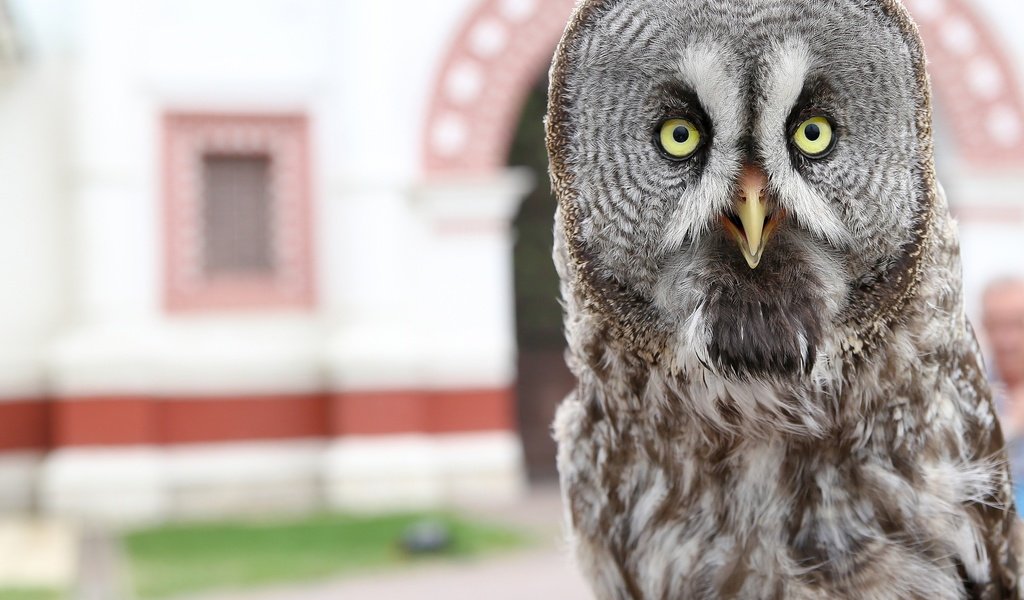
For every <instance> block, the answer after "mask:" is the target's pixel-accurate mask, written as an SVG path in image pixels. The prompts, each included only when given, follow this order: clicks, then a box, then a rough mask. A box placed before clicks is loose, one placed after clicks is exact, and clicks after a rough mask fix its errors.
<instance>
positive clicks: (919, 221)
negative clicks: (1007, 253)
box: [547, 0, 937, 377]
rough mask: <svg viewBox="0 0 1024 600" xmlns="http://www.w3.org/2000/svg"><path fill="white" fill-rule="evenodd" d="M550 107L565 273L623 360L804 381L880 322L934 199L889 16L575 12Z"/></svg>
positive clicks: (917, 57)
mask: <svg viewBox="0 0 1024 600" xmlns="http://www.w3.org/2000/svg"><path fill="white" fill-rule="evenodd" d="M549 98H550V100H549V102H550V104H549V112H548V120H547V126H548V150H549V156H550V165H551V175H552V181H553V186H554V189H555V193H556V195H557V196H558V199H559V219H560V221H559V225H558V227H559V231H558V232H557V233H558V235H559V236H561V239H562V241H563V242H562V243H563V244H564V247H565V248H566V261H567V262H568V263H569V264H568V265H567V268H566V269H563V272H564V273H565V274H564V275H563V277H565V278H567V279H569V281H566V284H567V286H568V287H569V288H570V290H571V293H573V294H575V295H577V296H579V299H580V300H581V301H582V305H584V306H586V307H587V310H589V311H590V312H591V313H592V314H593V315H594V316H595V317H597V318H599V319H605V320H607V321H608V322H609V323H610V324H611V325H610V327H611V328H612V330H613V332H615V333H616V335H617V337H619V338H620V339H622V340H623V342H622V343H623V344H625V345H627V346H629V345H633V346H636V347H637V348H638V349H643V351H644V352H646V353H648V354H649V355H657V356H662V357H664V355H665V354H666V353H667V354H673V353H680V352H686V353H690V354H695V355H696V356H697V357H699V358H700V360H701V361H702V362H706V363H707V364H709V365H711V366H713V367H714V368H715V369H716V370H718V371H720V372H722V373H726V374H732V375H735V376H778V377H800V376H804V375H806V374H807V373H808V372H809V371H810V369H811V368H812V366H813V365H814V363H815V361H816V359H817V358H818V356H819V352H820V351H821V350H822V347H823V346H824V345H826V342H829V343H831V342H830V341H829V336H834V335H835V332H840V331H844V332H847V333H846V334H844V335H845V336H847V337H850V335H851V334H850V333H849V332H851V331H852V332H853V334H852V335H853V337H857V336H858V335H861V334H862V335H863V337H864V339H868V338H869V337H870V335H871V333H872V332H873V331H875V330H877V329H879V328H880V327H884V326H887V325H888V324H889V322H886V321H885V320H886V319H890V321H891V319H893V318H896V317H894V316H893V315H895V314H897V313H898V312H899V308H900V307H899V303H900V302H903V301H905V298H906V296H907V294H908V293H909V292H908V290H909V289H910V285H911V284H912V282H913V280H914V279H915V277H916V276H915V272H914V269H915V268H916V265H917V262H918V261H917V257H918V256H919V254H920V248H921V245H922V243H923V242H924V240H925V236H926V234H927V230H928V221H929V218H930V217H929V214H930V211H931V210H932V205H933V204H934V202H935V196H936V194H937V192H936V186H935V183H934V167H933V160H932V141H931V125H930V124H931V112H930V111H931V108H930V95H929V86H928V81H927V76H926V74H925V70H924V53H923V50H922V45H921V42H920V39H919V37H918V34H917V32H916V28H915V26H914V25H913V23H912V22H911V21H910V19H909V18H908V16H907V14H906V12H905V10H904V9H903V8H902V6H900V5H899V4H898V3H897V2H896V0H818V1H815V2H784V1H774V0H773V1H764V2H751V1H749V0H628V1H627V0H588V1H584V2H582V3H581V4H580V5H579V6H578V7H577V10H576V13H575V14H574V17H573V18H572V20H571V22H570V24H569V27H568V29H567V30H566V33H565V35H564V37H563V39H562V42H561V44H560V45H559V48H558V51H557V53H556V57H555V62H554V64H553V66H552V70H551V89H550V96H549ZM833 341H834V340H833ZM858 343H860V342H858Z"/></svg>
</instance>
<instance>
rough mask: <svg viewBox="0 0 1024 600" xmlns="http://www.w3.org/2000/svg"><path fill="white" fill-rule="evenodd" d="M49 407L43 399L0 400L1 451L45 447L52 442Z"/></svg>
mask: <svg viewBox="0 0 1024 600" xmlns="http://www.w3.org/2000/svg"><path fill="white" fill-rule="evenodd" d="M49 408H50V407H49V403H47V402H46V401H45V400H42V399H35V400H32V399H26V400H5V401H3V402H0V451H16V450H43V449H45V448H46V447H47V446H48V445H49V443H50V435H49V433H50V409H49Z"/></svg>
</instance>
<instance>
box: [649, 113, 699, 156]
mask: <svg viewBox="0 0 1024 600" xmlns="http://www.w3.org/2000/svg"><path fill="white" fill-rule="evenodd" d="M658 142H659V143H660V144H661V149H662V150H664V151H665V153H666V154H668V155H669V156H670V157H672V158H689V157H691V156H693V153H694V152H696V151H697V148H700V142H701V135H700V130H699V129H697V126H696V125H694V124H693V123H692V122H691V121H687V120H686V119H669V120H668V121H665V122H664V123H662V124H661V132H660V133H659V134H658Z"/></svg>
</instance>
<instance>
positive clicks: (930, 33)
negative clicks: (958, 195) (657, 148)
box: [423, 0, 1024, 176]
mask: <svg viewBox="0 0 1024 600" xmlns="http://www.w3.org/2000/svg"><path fill="white" fill-rule="evenodd" d="M905 2H906V5H907V6H908V8H909V9H910V11H911V12H912V13H913V14H914V16H915V18H916V19H917V22H918V25H919V26H920V29H921V35H922V37H923V38H924V41H925V46H926V47H927V51H928V56H929V59H930V61H931V67H930V71H931V73H932V78H933V83H934V87H935V91H936V94H937V96H938V100H939V102H940V103H941V106H942V108H943V111H944V112H943V117H944V120H945V121H946V125H947V127H948V129H949V130H950V131H951V132H952V133H953V135H954V138H955V141H956V153H957V155H958V157H959V158H960V159H961V160H963V161H964V162H966V163H967V164H969V165H970V166H972V167H975V168H980V169H986V168H1007V167H1017V166H1024V102H1022V100H1021V95H1020V90H1019V88H1018V85H1017V83H1018V82H1017V73H1016V71H1015V70H1014V68H1013V62H1012V61H1011V60H1010V59H1009V57H1008V55H1007V54H1006V52H1005V50H1004V49H1003V48H1002V46H1001V45H1000V43H999V41H998V36H997V35H995V34H994V33H993V31H992V28H991V27H989V25H988V23H987V22H986V21H985V19H984V18H983V17H982V16H981V15H979V14H978V12H977V10H976V9H974V8H973V7H972V6H971V5H970V3H969V0H905ZM574 4H575V1H574V0H480V1H479V2H478V3H477V4H476V5H475V7H474V8H473V9H472V10H471V11H470V12H469V14H468V15H467V18H466V20H465V21H464V22H463V23H462V25H461V26H460V27H459V29H458V31H457V33H456V35H455V38H454V40H453V42H452V45H451V47H450V48H449V49H448V52H447V54H446V55H445V57H444V60H443V62H442V63H441V69H440V71H439V72H438V76H437V79H436V81H435V84H434V90H433V96H432V101H431V104H430V108H429V111H428V116H427V121H426V129H425V131H424V136H423V164H424V169H425V171H426V172H427V174H428V175H431V176H439V175H446V174H482V173H488V172H492V171H494V170H496V169H499V168H501V167H502V166H504V164H505V161H506V158H507V153H508V147H509V144H510V142H511V139H512V134H513V132H514V131H515V126H516V122H517V121H518V119H519V113H520V110H521V109H522V104H523V100H524V98H525V97H526V95H527V94H528V93H529V91H530V89H531V88H532V86H533V85H534V84H535V83H536V81H537V78H538V77H539V76H540V74H541V73H543V71H544V69H545V68H546V67H547V65H548V62H549V61H550V58H551V55H552V53H553V50H554V48H555V45H556V44H557V42H558V37H559V36H560V35H561V32H562V28H563V27H564V25H565V22H566V20H567V18H568V16H569V13H570V12H571V10H572V7H573V5H574Z"/></svg>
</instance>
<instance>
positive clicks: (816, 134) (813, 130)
mask: <svg viewBox="0 0 1024 600" xmlns="http://www.w3.org/2000/svg"><path fill="white" fill-rule="evenodd" d="M804 135H806V136H807V139H809V140H811V141H812V142H816V141H818V138H820V137H821V127H819V126H817V125H815V124H814V123H812V124H810V125H808V126H807V128H806V129H804Z"/></svg>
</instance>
